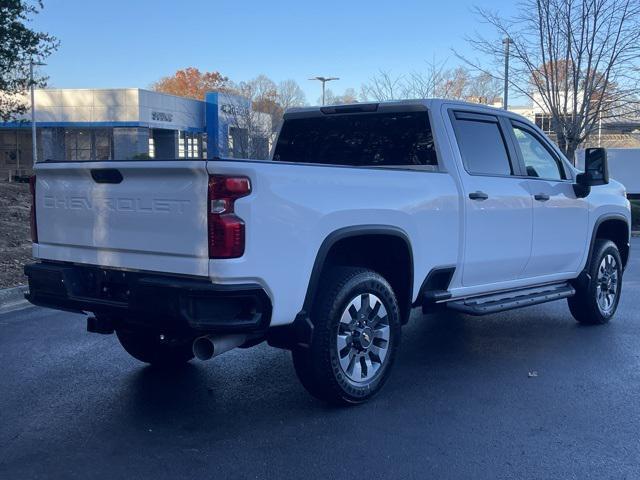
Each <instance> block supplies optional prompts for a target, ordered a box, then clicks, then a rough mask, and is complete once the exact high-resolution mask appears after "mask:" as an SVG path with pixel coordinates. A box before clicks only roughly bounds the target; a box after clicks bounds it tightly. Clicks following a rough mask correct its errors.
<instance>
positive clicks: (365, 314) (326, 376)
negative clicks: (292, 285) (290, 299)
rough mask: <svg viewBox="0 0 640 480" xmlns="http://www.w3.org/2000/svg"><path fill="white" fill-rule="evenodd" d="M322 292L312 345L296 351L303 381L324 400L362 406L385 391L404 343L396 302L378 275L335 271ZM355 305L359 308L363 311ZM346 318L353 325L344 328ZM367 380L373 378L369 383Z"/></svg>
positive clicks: (313, 319)
mask: <svg viewBox="0 0 640 480" xmlns="http://www.w3.org/2000/svg"><path fill="white" fill-rule="evenodd" d="M318 292H320V293H319V297H318V298H317V301H316V302H315V305H314V308H313V311H312V314H311V322H312V323H313V336H312V341H311V345H310V347H309V348H302V347H296V348H294V350H293V351H292V356H293V363H294V366H295V369H296V373H297V375H298V378H299V379H300V381H301V382H302V385H303V386H304V387H305V388H306V389H307V391H309V393H311V394H312V395H313V396H315V397H316V398H319V399H320V400H323V401H326V402H329V403H333V404H341V405H344V404H351V405H353V404H358V403H363V402H365V401H367V400H369V399H370V398H371V397H373V396H374V395H375V394H376V393H378V392H379V391H380V389H381V388H382V386H383V385H384V383H385V381H386V380H387V378H388V377H389V373H390V371H391V367H392V365H393V362H394V360H395V355H396V351H397V349H398V346H399V343H400V309H399V307H398V302H397V300H396V296H395V294H394V292H393V289H392V288H391V286H390V285H389V283H388V282H387V281H386V280H385V279H384V278H383V277H382V276H380V275H379V274H377V273H376V272H373V271H371V270H367V269H364V268H352V267H336V268H334V269H332V270H331V271H330V272H329V273H328V274H327V275H324V276H323V279H322V280H321V282H320V285H319V288H318ZM358 299H359V300H358ZM352 302H356V304H357V303H358V302H359V303H360V305H361V308H360V309H359V310H358V309H357V308H356V307H354V304H353V303H352ZM363 302H364V303H363ZM367 303H368V304H369V306H367V305H366V304H367ZM371 304H373V307H372V306H371ZM378 304H380V306H379V305H378ZM347 307H354V308H352V309H349V310H347ZM385 311H386V315H384V313H385ZM354 312H355V313H354ZM343 313H344V315H343ZM347 313H348V314H349V316H348V317H347V316H346V315H347ZM343 317H344V318H345V319H347V320H348V322H347V321H345V322H341V318H343ZM387 327H388V329H387ZM339 334H340V337H341V338H342V339H345V338H346V341H345V340H343V341H344V347H343V348H342V349H339V347H338V343H339V342H340V340H339V338H338V336H339ZM385 338H388V341H386V340H385ZM385 341H386V343H385ZM345 351H347V353H344V352H345ZM341 359H342V361H341ZM341 362H344V364H345V365H346V364H348V365H346V366H343V363H341ZM365 375H370V378H367V379H364V377H365ZM350 376H351V377H354V378H356V379H357V378H360V380H354V379H353V378H350Z"/></svg>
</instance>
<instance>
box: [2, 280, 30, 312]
mask: <svg viewBox="0 0 640 480" xmlns="http://www.w3.org/2000/svg"><path fill="white" fill-rule="evenodd" d="M28 291H29V287H28V286H27V285H20V286H19V287H12V288H3V289H0V309H2V308H6V307H17V306H18V305H21V304H22V303H24V304H26V303H27V300H26V299H25V298H24V294H25V293H27V292H28Z"/></svg>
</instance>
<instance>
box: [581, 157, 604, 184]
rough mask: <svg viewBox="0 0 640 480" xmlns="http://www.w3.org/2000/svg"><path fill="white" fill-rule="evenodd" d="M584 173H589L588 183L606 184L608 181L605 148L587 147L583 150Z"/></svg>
mask: <svg viewBox="0 0 640 480" xmlns="http://www.w3.org/2000/svg"><path fill="white" fill-rule="evenodd" d="M584 173H586V174H587V175H589V179H590V180H589V183H590V185H592V186H593V185H606V184H607V183H609V163H608V162H607V150H606V149H604V148H587V149H586V150H585V152H584Z"/></svg>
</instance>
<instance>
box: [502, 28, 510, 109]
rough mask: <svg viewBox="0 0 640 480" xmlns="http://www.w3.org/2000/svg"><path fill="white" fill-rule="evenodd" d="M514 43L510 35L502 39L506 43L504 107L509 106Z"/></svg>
mask: <svg viewBox="0 0 640 480" xmlns="http://www.w3.org/2000/svg"><path fill="white" fill-rule="evenodd" d="M512 43H513V40H511V39H510V38H509V37H506V38H505V39H504V40H502V44H503V45H504V94H503V95H502V108H503V109H504V110H507V109H508V108H509V46H510V45H511V44H512Z"/></svg>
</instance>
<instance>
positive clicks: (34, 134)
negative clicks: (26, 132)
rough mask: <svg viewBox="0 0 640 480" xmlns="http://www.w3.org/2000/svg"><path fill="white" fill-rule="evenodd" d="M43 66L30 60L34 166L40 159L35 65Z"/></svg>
mask: <svg viewBox="0 0 640 480" xmlns="http://www.w3.org/2000/svg"><path fill="white" fill-rule="evenodd" d="M34 65H35V66H38V67H40V66H43V65H44V63H39V62H34V61H33V59H32V60H31V62H29V85H30V86H31V148H32V150H31V152H32V153H31V155H32V160H33V166H34V167H35V165H36V162H37V161H38V145H37V143H36V140H37V138H36V90H35V82H34V81H33V67H34Z"/></svg>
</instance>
